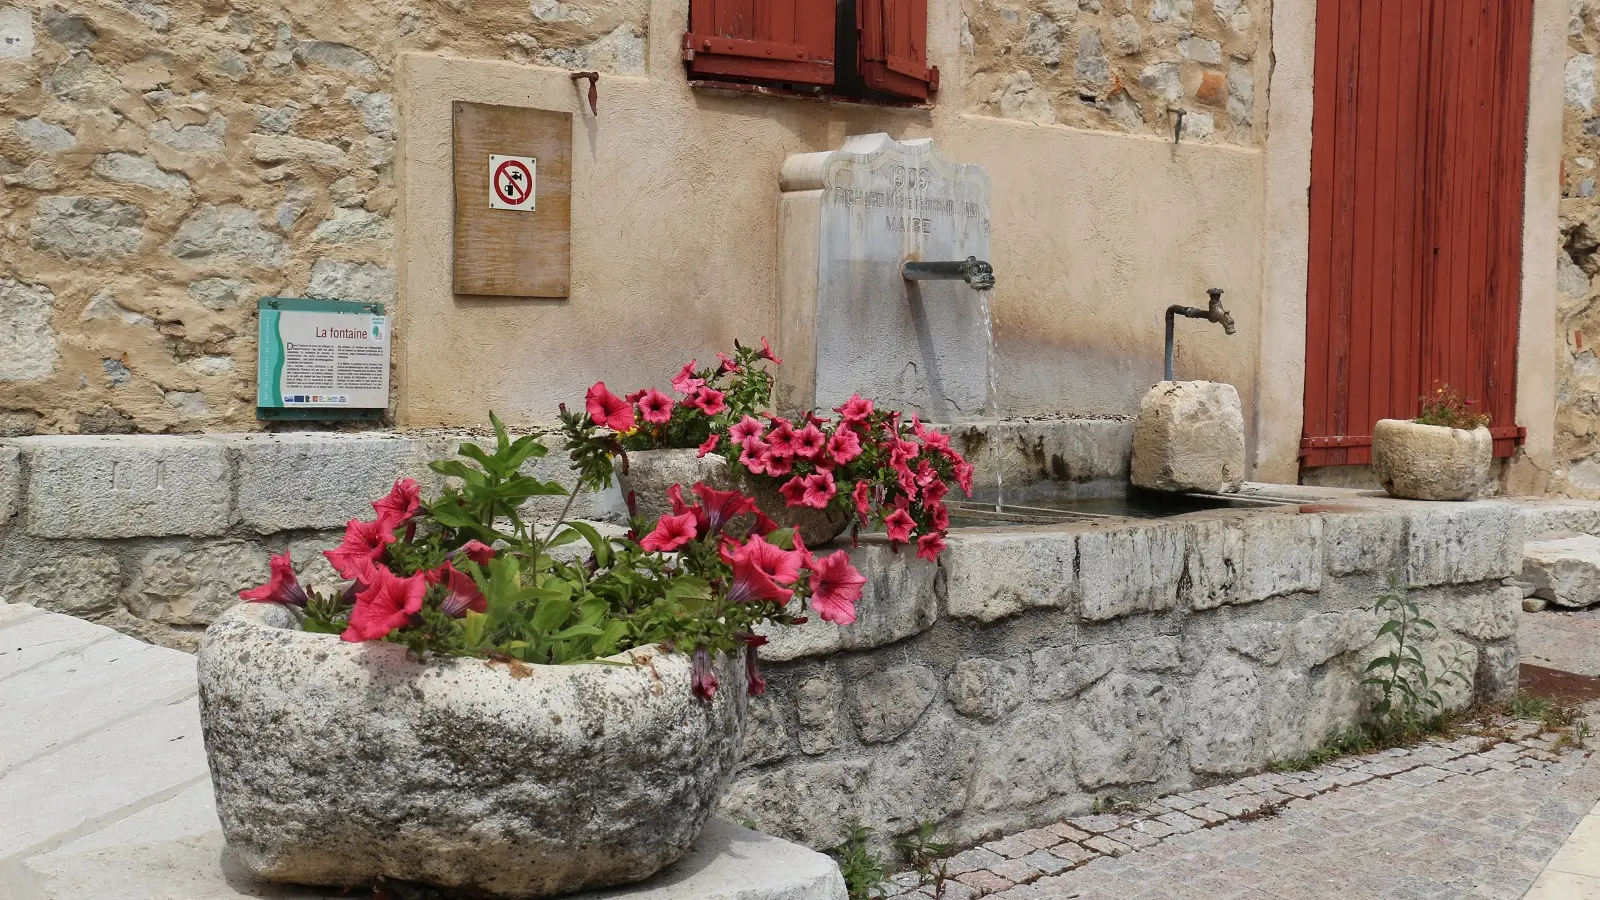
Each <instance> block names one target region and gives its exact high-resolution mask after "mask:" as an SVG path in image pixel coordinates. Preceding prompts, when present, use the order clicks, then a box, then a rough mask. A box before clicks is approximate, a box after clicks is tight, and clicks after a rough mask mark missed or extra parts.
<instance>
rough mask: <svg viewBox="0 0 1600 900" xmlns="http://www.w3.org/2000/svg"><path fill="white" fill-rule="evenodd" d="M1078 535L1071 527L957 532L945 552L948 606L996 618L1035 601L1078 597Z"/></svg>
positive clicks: (1048, 603)
mask: <svg viewBox="0 0 1600 900" xmlns="http://www.w3.org/2000/svg"><path fill="white" fill-rule="evenodd" d="M1077 555H1078V536H1077V535H1076V534H1073V533H1072V532H1070V531H1025V532H1012V533H1009V534H1007V533H989V534H986V533H983V532H978V533H974V534H960V533H957V534H952V535H951V536H950V544H949V547H948V548H947V549H946V550H945V552H944V556H943V557H942V558H941V564H942V565H943V566H944V569H945V572H946V573H947V576H948V577H947V580H946V582H945V609H946V611H947V612H948V613H949V614H950V615H952V616H955V617H957V618H968V619H978V620H979V621H982V622H993V621H995V620H996V619H1002V618H1004V617H1006V616H1009V615H1013V614H1015V613H1019V612H1022V611H1023V610H1024V609H1031V608H1035V607H1047V608H1060V607H1065V606H1066V605H1067V604H1069V603H1070V602H1072V596H1073V592H1074V590H1075V589H1076V587H1077V583H1078V578H1077V574H1076V572H1075V571H1074V569H1075V567H1076V565H1075V563H1076V559H1077Z"/></svg>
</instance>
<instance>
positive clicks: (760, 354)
mask: <svg viewBox="0 0 1600 900" xmlns="http://www.w3.org/2000/svg"><path fill="white" fill-rule="evenodd" d="M756 358H757V359H768V360H771V361H772V364H773V365H775V366H781V365H783V360H781V359H779V358H778V357H777V356H775V355H774V354H773V352H772V345H771V344H769V343H767V339H766V337H765V336H763V337H762V338H761V349H760V350H757V351H756Z"/></svg>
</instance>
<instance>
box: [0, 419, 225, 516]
mask: <svg viewBox="0 0 1600 900" xmlns="http://www.w3.org/2000/svg"><path fill="white" fill-rule="evenodd" d="M15 445H16V447H17V448H18V449H19V450H20V451H21V453H22V459H23V461H24V462H25V463H26V465H27V470H28V484H27V509H26V510H25V511H24V514H23V515H24V521H25V525H26V529H27V531H28V533H29V534H32V535H36V536H38V537H47V538H129V537H159V536H161V535H173V534H187V535H193V536H196V537H199V536H205V535H215V534H221V533H223V531H225V530H227V527H228V506H229V493H230V484H229V481H230V478H229V472H228V461H227V457H226V455H225V454H224V452H223V449H222V445H220V444H218V443H216V442H215V441H208V440H203V439H199V438H181V437H165V436H156V435H117V436H93V435H89V436H50V437H27V438H17V439H16V441H15Z"/></svg>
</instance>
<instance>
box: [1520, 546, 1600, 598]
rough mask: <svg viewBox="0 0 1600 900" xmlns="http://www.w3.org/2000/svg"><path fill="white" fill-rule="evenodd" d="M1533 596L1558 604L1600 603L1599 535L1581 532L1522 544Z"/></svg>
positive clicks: (1524, 572)
mask: <svg viewBox="0 0 1600 900" xmlns="http://www.w3.org/2000/svg"><path fill="white" fill-rule="evenodd" d="M1518 580H1519V581H1522V582H1525V583H1527V584H1529V585H1531V586H1532V587H1533V596H1535V597H1537V598H1539V599H1541V600H1547V601H1549V602H1551V603H1554V604H1556V605H1557V606H1565V607H1569V608H1577V607H1583V606H1589V605H1591V604H1594V603H1600V537H1595V536H1594V535H1589V534H1578V535H1572V536H1569V537H1559V538H1551V539H1548V540H1539V541H1530V542H1529V543H1527V544H1525V545H1523V548H1522V576H1521V577H1520V578H1519V579H1518Z"/></svg>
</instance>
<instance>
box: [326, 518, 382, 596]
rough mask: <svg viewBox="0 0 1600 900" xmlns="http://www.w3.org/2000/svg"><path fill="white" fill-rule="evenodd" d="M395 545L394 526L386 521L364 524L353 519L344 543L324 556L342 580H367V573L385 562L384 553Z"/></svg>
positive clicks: (345, 530) (348, 526) (348, 525)
mask: <svg viewBox="0 0 1600 900" xmlns="http://www.w3.org/2000/svg"><path fill="white" fill-rule="evenodd" d="M392 543H394V526H393V525H390V524H387V523H385V522H384V521H383V520H381V519H380V520H378V521H374V522H363V521H361V520H360V519H351V520H350V521H349V523H347V524H346V525H345V527H344V541H343V543H341V544H339V546H337V547H335V548H333V549H332V550H324V551H323V552H322V555H323V556H326V557H327V558H328V562H330V563H332V564H333V569H334V571H336V572H338V573H339V575H340V577H342V578H354V579H357V580H361V581H366V580H367V579H366V578H365V577H364V576H366V574H367V572H368V570H370V569H371V568H372V567H373V564H374V563H376V562H378V560H380V559H383V553H384V550H385V549H386V548H387V547H388V546H389V545H390V544H392Z"/></svg>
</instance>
